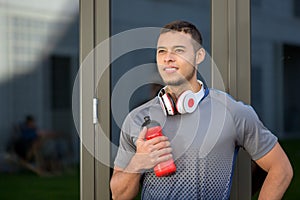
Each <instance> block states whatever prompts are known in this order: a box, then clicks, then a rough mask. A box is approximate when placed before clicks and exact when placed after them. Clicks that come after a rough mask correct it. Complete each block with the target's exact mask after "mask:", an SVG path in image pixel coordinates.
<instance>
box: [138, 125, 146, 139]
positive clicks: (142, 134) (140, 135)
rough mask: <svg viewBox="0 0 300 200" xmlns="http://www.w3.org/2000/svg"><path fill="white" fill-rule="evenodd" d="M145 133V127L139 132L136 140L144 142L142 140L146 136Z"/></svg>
mask: <svg viewBox="0 0 300 200" xmlns="http://www.w3.org/2000/svg"><path fill="white" fill-rule="evenodd" d="M146 133H147V127H146V126H144V127H143V129H142V130H141V132H140V134H139V136H138V139H142V140H144V139H145V136H146Z"/></svg>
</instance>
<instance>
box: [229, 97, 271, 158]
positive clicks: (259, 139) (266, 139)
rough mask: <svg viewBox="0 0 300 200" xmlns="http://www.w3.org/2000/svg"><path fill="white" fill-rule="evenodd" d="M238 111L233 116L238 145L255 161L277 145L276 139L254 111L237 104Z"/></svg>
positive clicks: (246, 106) (247, 106)
mask: <svg viewBox="0 0 300 200" xmlns="http://www.w3.org/2000/svg"><path fill="white" fill-rule="evenodd" d="M237 104H239V105H238V107H239V109H237V110H236V111H237V112H235V114H234V118H235V121H236V126H237V127H236V128H237V134H238V141H237V142H238V145H240V146H241V147H243V148H244V149H245V150H246V151H247V152H248V153H249V154H250V156H251V157H252V159H253V160H257V159H259V158H261V157H263V156H264V155H266V154H267V153H268V152H269V151H270V150H271V149H272V148H273V147H274V146H275V144H276V143H277V137H276V136H275V135H274V134H273V133H272V132H271V131H270V130H269V129H267V128H266V127H265V126H264V125H263V123H262V122H261V121H260V119H259V118H258V116H257V114H256V112H255V111H254V109H253V108H252V107H251V106H249V105H245V104H242V103H241V102H238V103H237Z"/></svg>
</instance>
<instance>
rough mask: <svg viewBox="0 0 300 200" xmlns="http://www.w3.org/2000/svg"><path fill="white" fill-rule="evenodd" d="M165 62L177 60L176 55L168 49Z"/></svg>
mask: <svg viewBox="0 0 300 200" xmlns="http://www.w3.org/2000/svg"><path fill="white" fill-rule="evenodd" d="M164 61H165V62H174V61H175V56H174V54H173V53H172V52H170V51H168V52H167V53H166V55H165V57H164Z"/></svg>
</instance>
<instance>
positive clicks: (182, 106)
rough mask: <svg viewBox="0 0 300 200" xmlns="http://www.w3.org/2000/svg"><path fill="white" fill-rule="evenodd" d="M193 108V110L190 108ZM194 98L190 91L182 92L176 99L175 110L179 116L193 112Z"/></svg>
mask: <svg viewBox="0 0 300 200" xmlns="http://www.w3.org/2000/svg"><path fill="white" fill-rule="evenodd" d="M190 107H193V110H192V109H191V108H190ZM195 107H197V105H196V97H195V95H194V93H193V92H192V91H191V90H187V91H185V92H183V93H182V94H181V95H180V96H179V97H178V99H177V103H176V108H177V111H178V112H179V113H180V114H184V113H191V112H193V111H194V110H195Z"/></svg>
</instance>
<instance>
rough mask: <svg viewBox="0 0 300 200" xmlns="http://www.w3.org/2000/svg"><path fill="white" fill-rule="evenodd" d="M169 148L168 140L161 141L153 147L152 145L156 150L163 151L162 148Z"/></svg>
mask: <svg viewBox="0 0 300 200" xmlns="http://www.w3.org/2000/svg"><path fill="white" fill-rule="evenodd" d="M170 146H171V143H170V142H169V140H166V141H161V142H159V143H157V144H155V145H153V147H154V148H155V149H157V150H159V149H163V148H167V147H170Z"/></svg>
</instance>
